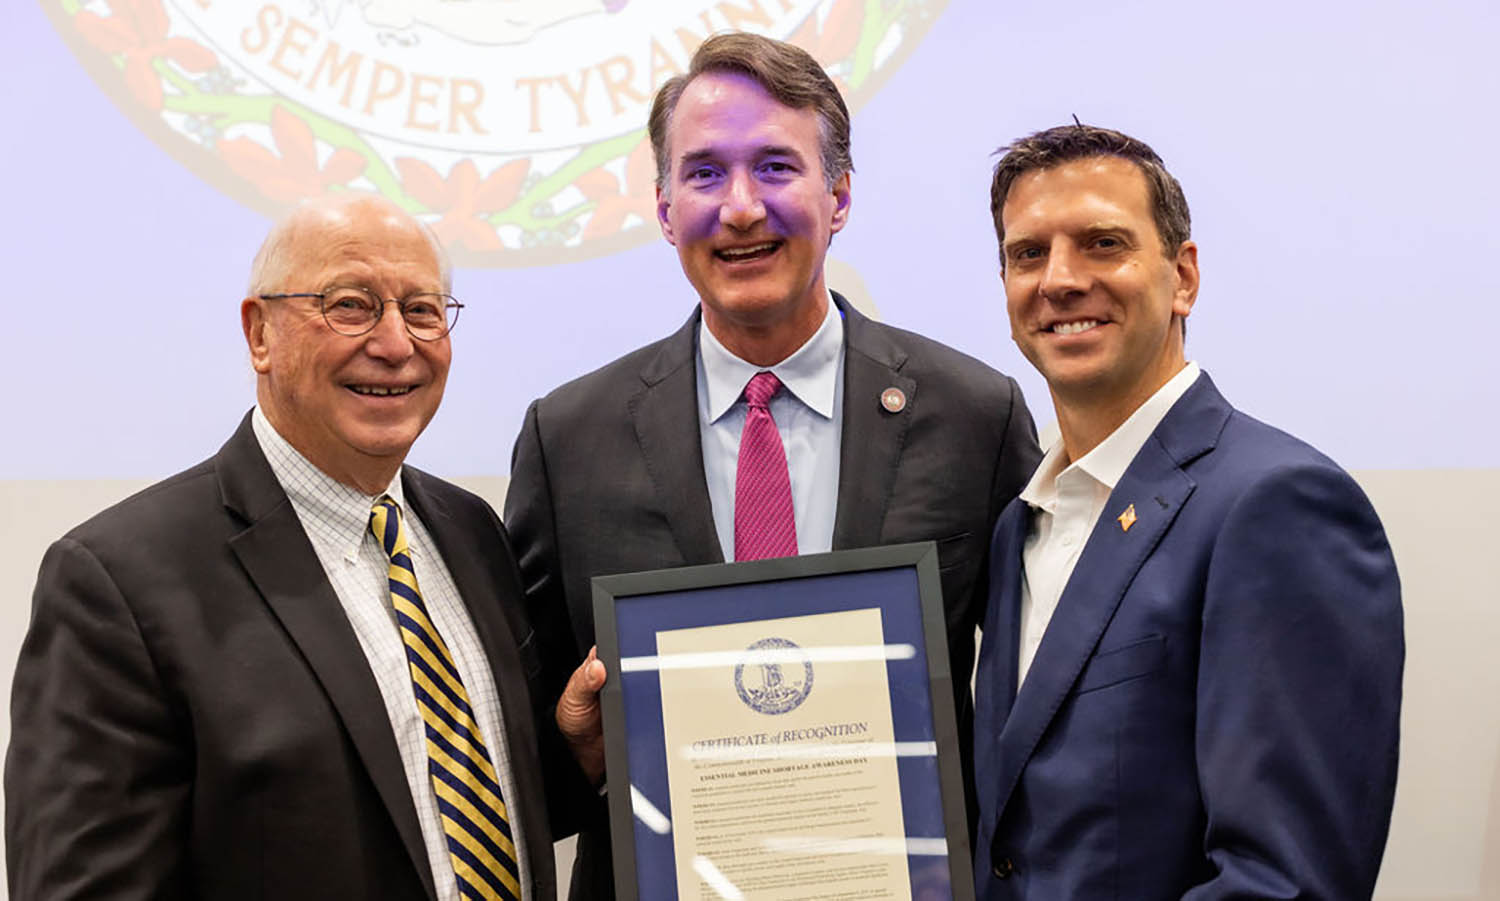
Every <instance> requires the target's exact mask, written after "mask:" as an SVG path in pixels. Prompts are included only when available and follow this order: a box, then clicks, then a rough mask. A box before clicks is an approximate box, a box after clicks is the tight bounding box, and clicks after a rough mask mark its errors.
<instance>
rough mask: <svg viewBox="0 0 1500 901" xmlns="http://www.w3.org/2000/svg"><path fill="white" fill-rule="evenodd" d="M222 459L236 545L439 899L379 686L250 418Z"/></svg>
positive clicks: (221, 472)
mask: <svg viewBox="0 0 1500 901" xmlns="http://www.w3.org/2000/svg"><path fill="white" fill-rule="evenodd" d="M216 463H217V471H218V474H219V483H220V490H221V492H222V494H223V498H224V504H225V506H226V507H228V508H229V509H230V510H232V511H234V512H235V513H236V514H237V515H239V516H240V517H242V518H243V519H245V520H247V521H248V522H249V526H248V527H247V528H246V529H245V530H244V531H243V532H241V533H240V534H238V535H236V536H235V537H234V538H232V539H230V542H229V545H230V548H231V549H232V550H233V552H234V554H235V556H236V557H237V558H239V561H240V565H242V566H243V567H244V568H245V572H246V574H247V575H248V576H249V577H250V580H251V581H252V582H253V583H254V584H255V587H256V589H257V590H259V591H260V593H261V596H262V597H264V598H265V601H266V604H267V605H269V606H270V608H271V610H272V612H273V613H274V614H275V615H276V617H277V619H278V620H279V621H280V622H281V624H282V627H283V628H284V629H286V631H287V634H288V635H289V636H290V637H291V639H292V641H293V642H294V643H295V644H296V645H297V648H298V649H299V650H300V651H301V652H302V656H303V657H304V658H305V659H306V660H307V663H308V666H309V667H310V668H311V669H312V671H313V673H314V675H316V676H317V679H318V681H319V682H320V683H321V684H322V686H323V690H324V691H325V692H327V694H328V698H329V700H330V701H331V702H332V704H333V707H334V710H335V711H337V713H338V716H339V719H340V721H341V722H342V723H343V724H344V728H345V729H346V730H347V731H348V733H349V738H350V741H351V742H352V743H353V744H354V747H355V750H356V751H357V752H358V754H359V757H360V760H361V761H363V763H364V765H365V769H366V770H367V771H368V772H369V774H370V780H371V781H372V782H373V783H374V784H375V790H376V791H377V792H378V793H379V795H380V798H381V800H382V801H383V802H384V803H385V806H386V809H387V810H389V811H390V814H391V819H392V820H393V821H394V822H395V824H396V831H397V832H398V833H399V834H400V835H401V839H402V842H403V843H404V844H405V845H406V849H407V853H408V854H410V855H411V859H412V864H413V866H415V867H416V869H417V872H418V873H419V874H420V875H421V877H422V884H423V885H424V886H425V887H426V889H427V894H428V897H429V898H433V899H435V898H436V897H437V893H436V891H435V889H434V887H433V879H432V872H431V868H430V867H429V865H428V862H427V851H426V846H425V845H424V844H423V841H422V830H421V827H420V826H419V825H418V823H417V813H416V808H415V807H414V806H413V805H412V800H411V789H410V788H408V787H407V784H406V772H405V770H404V769H403V768H402V766H401V756H400V754H399V753H398V751H397V750H396V740H395V738H394V736H393V735H392V734H391V723H390V719H389V718H388V717H387V715H386V710H385V702H384V700H383V699H382V698H381V696H380V689H379V688H378V687H377V686H376V684H375V677H374V676H373V675H372V674H371V673H370V667H369V665H368V664H367V663H366V661H365V656H364V651H363V650H361V648H360V646H359V639H358V638H356V637H355V634H354V628H353V627H352V626H350V625H349V620H348V618H347V617H346V616H345V614H344V608H343V607H342V606H341V605H340V604H339V600H338V596H337V595H335V594H334V591H333V586H332V585H330V584H329V582H328V576H327V575H326V574H325V573H324V572H323V566H322V564H321V563H319V562H318V556H317V553H316V552H315V551H314V550H313V547H312V544H311V542H310V541H309V540H308V538H307V533H306V532H304V531H303V529H302V523H301V522H300V521H299V520H298V519H297V512H296V510H294V509H293V508H292V504H291V501H289V500H287V497H286V493H285V492H284V491H282V489H281V485H280V483H279V482H277V481H276V476H275V473H273V472H272V471H271V466H270V464H269V463H267V462H266V459H265V456H264V455H263V454H262V453H261V450H260V445H259V443H258V442H257V441H256V439H255V435H254V432H253V431H252V430H251V426H250V418H249V417H248V416H247V417H246V418H245V420H244V421H243V422H242V423H241V424H240V428H239V430H238V431H236V432H235V434H234V436H233V437H232V438H230V439H229V441H228V443H226V444H225V445H224V447H223V449H221V450H220V451H219V455H218V459H217V461H216Z"/></svg>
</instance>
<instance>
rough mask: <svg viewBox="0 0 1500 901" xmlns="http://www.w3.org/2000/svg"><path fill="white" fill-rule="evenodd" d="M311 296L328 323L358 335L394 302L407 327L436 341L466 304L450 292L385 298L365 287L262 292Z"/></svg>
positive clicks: (284, 296) (266, 296)
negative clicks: (285, 292) (314, 291)
mask: <svg viewBox="0 0 1500 901" xmlns="http://www.w3.org/2000/svg"><path fill="white" fill-rule="evenodd" d="M298 297H308V298H312V299H314V300H316V301H317V302H318V308H319V309H320V310H322V312H323V319H324V321H326V322H327V323H328V327H329V328H331V329H333V330H334V331H336V332H338V333H339V334H340V335H347V336H349V337H351V338H357V337H359V336H360V335H363V334H365V333H366V332H368V331H370V330H371V329H373V328H375V323H377V322H379V321H380V317H381V315H383V314H384V313H385V305H386V304H388V303H393V304H395V305H396V306H397V308H399V309H400V310H401V319H402V321H403V322H405V323H406V330H407V331H408V332H410V333H411V336H412V337H413V338H416V339H418V340H419V341H436V340H438V339H439V338H441V337H443V336H444V335H446V334H448V333H449V332H451V331H452V330H453V326H454V324H455V323H457V322H458V311H459V310H461V309H463V307H464V305H463V304H461V303H459V302H458V301H457V300H454V299H453V296H452V295H451V294H430V293H425V292H423V293H419V294H408V295H407V296H405V297H403V298H401V299H399V300H397V299H396V298H390V299H385V298H382V297H380V296H378V295H376V294H375V293H373V292H371V291H369V290H368V289H365V288H356V287H344V286H339V287H333V288H329V289H328V290H327V291H323V292H320V293H316V294H314V293H309V292H303V293H296V294H262V295H260V299H261V300H291V299H293V298H298Z"/></svg>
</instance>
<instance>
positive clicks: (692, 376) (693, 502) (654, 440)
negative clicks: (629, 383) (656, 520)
mask: <svg viewBox="0 0 1500 901" xmlns="http://www.w3.org/2000/svg"><path fill="white" fill-rule="evenodd" d="M697 328H698V314H697V313H694V314H693V315H692V316H690V317H688V321H687V324H685V325H684V326H683V327H682V328H680V329H678V330H677V333H676V334H675V335H673V336H672V337H671V338H668V339H667V341H666V343H665V344H664V345H663V346H662V350H661V353H659V354H658V355H657V356H656V357H655V358H654V359H653V360H652V361H651V362H650V363H648V364H647V366H646V367H645V368H644V369H643V370H642V371H641V381H642V382H643V387H642V390H641V391H640V393H638V394H636V395H635V396H634V397H632V398H631V399H630V416H631V419H632V421H633V422H634V424H635V435H636V440H637V441H638V442H639V443H640V446H641V455H642V456H643V457H644V458H645V460H646V470H647V471H648V472H649V473H650V474H651V482H652V485H653V486H654V487H655V489H656V496H657V498H658V500H659V501H660V503H661V507H662V513H663V514H664V515H665V516H666V519H667V522H668V524H670V526H671V529H672V537H673V538H674V539H675V540H676V542H677V547H678V549H679V550H681V551H682V558H683V560H684V561H685V562H687V563H688V564H690V565H691V564H698V563H723V562H724V550H723V548H722V547H721V546H720V544H719V533H718V530H717V529H716V528H715V527H714V516H713V508H712V506H711V504H710V502H709V499H708V479H707V477H706V476H705V475H704V473H703V439H702V437H701V435H700V434H699V431H698V378H697V368H696V367H695V365H694V362H693V361H694V354H695V353H696V350H695V347H696V341H697V336H696V334H695V332H696V330H697ZM684 426H687V427H686V428H684ZM684 439H687V440H684Z"/></svg>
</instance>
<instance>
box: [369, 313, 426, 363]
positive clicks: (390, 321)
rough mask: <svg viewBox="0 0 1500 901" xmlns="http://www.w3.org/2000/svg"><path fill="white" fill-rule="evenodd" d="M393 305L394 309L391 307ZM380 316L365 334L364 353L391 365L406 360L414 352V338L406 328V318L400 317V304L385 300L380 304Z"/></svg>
mask: <svg viewBox="0 0 1500 901" xmlns="http://www.w3.org/2000/svg"><path fill="white" fill-rule="evenodd" d="M392 306H395V309H394V310H393V309H391V307H392ZM381 310H383V311H384V312H382V313H381V314H380V318H379V319H377V320H375V327H374V328H373V329H370V331H369V332H368V333H366V335H365V353H367V354H369V355H370V356H372V357H374V358H376V359H377V360H383V361H385V362H387V363H390V364H392V365H400V364H401V363H404V362H406V360H407V359H408V358H410V357H411V355H412V354H413V353H415V352H416V339H415V338H413V337H412V336H411V332H408V331H407V330H406V320H405V319H403V318H401V304H400V303H399V302H397V301H394V300H387V301H386V302H385V303H384V304H382V305H381Z"/></svg>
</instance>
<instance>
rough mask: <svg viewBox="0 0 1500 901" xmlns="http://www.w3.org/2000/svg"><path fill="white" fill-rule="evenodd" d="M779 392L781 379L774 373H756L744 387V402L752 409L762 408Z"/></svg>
mask: <svg viewBox="0 0 1500 901" xmlns="http://www.w3.org/2000/svg"><path fill="white" fill-rule="evenodd" d="M779 390H781V379H778V378H777V377H776V374H775V373H773V372H757V373H756V374H755V375H753V376H751V377H750V381H749V383H748V384H746V385H745V402H746V403H748V404H749V405H750V406H752V407H764V406H765V405H766V404H767V403H768V402H769V401H770V400H771V398H772V397H773V396H775V394H776V392H777V391H779Z"/></svg>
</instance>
